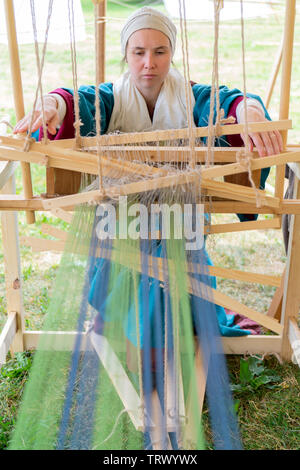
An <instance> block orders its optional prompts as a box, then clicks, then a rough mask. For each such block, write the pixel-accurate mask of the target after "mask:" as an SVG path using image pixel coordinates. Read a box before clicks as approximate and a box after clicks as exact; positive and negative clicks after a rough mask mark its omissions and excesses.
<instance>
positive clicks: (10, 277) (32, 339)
mask: <svg viewBox="0 0 300 470" xmlns="http://www.w3.org/2000/svg"><path fill="white" fill-rule="evenodd" d="M98 3H99V4H98V6H97V8H98V14H99V16H105V1H104V0H100V2H98ZM5 4H6V11H7V18H8V24H9V25H10V28H9V44H10V53H11V58H12V59H11V60H12V76H13V84H14V97H15V107H16V114H17V119H21V117H22V116H23V115H24V105H23V98H22V84H21V75H20V67H19V60H18V53H17V42H16V34H15V29H14V19H13V7H12V0H5ZM294 21H295V0H287V2H286V20H285V30H284V41H283V52H282V83H281V100H280V112H279V121H272V122H264V123H255V124H254V123H252V124H250V125H249V127H250V130H253V131H254V130H260V131H262V130H271V129H278V130H280V132H281V133H282V135H283V139H284V143H285V145H286V142H287V131H288V129H290V128H291V122H290V121H289V120H288V116H289V95H290V80H291V67H292V49H293V31H294ZM101 28H102V32H101V37H102V38H103V44H104V37H105V28H104V24H102V25H101ZM101 71H102V72H101ZM101 71H99V72H98V76H101V74H102V80H101V81H103V79H104V74H103V71H104V51H102V67H101ZM243 130H244V126H243V125H231V126H226V127H224V126H222V127H221V133H223V135H228V134H237V133H241V132H242V131H243ZM219 131H220V129H219ZM195 134H196V135H197V136H198V137H199V136H207V134H208V129H207V128H199V129H196V130H195ZM182 137H188V134H187V130H174V131H156V132H151V133H139V134H123V135H120V136H102V137H101V146H102V148H107V149H108V150H109V151H110V155H111V152H112V150H115V151H116V152H117V151H118V150H120V148H119V149H118V146H122V147H121V148H122V151H126V152H128V154H129V157H128V161H127V162H124V161H123V162H122V166H120V163H119V161H118V160H117V159H116V160H113V159H109V160H108V159H106V157H105V151H104V152H103V157H102V168H103V169H104V171H105V170H106V168H107V170H108V171H110V170H111V169H112V168H113V169H114V170H115V171H117V172H118V171H119V172H124V171H125V172H128V173H131V172H134V173H136V172H138V173H139V174H142V175H143V176H149V180H148V182H147V185H145V181H143V182H142V184H141V183H139V182H138V183H131V184H128V185H124V186H123V188H122V191H120V187H116V188H111V193H110V195H111V196H116V195H118V194H131V193H134V192H139V191H144V190H145V189H155V188H158V187H167V186H169V185H171V184H174V182H177V183H179V184H180V182H182V184H186V183H187V182H190V183H193V182H195V181H197V180H198V179H199V174H198V173H197V172H196V171H194V172H193V171H190V172H189V173H186V174H184V175H183V176H180V177H178V176H177V175H170V174H169V173H168V174H166V173H165V172H164V170H163V168H154V167H148V166H147V165H142V164H136V163H133V162H131V161H130V151H134V147H133V146H132V145H131V146H129V147H125V148H124V147H123V145H124V143H131V144H134V143H136V142H138V141H139V142H147V140H148V141H157V140H163V139H170V140H172V139H175V138H182ZM95 143H96V139H95V138H82V144H83V145H84V146H86V147H93V146H95ZM73 144H74V140H71V139H70V140H68V141H59V142H57V141H55V142H52V143H50V144H49V145H47V146H46V145H44V144H43V143H32V144H31V146H30V150H29V151H28V152H23V151H22V148H23V146H24V139H17V138H12V137H5V136H0V159H1V160H8V161H10V162H11V161H15V160H18V161H20V162H21V164H22V167H23V168H24V170H23V181H24V182H25V183H26V184H25V185H24V197H19V196H15V195H13V194H12V193H13V180H12V178H10V179H9V180H8V181H7V184H6V186H5V187H4V188H3V191H2V194H1V197H0V210H1V211H3V213H2V232H3V246H4V258H5V267H6V273H5V274H6V291H7V310H8V320H7V322H6V324H5V326H4V329H3V331H2V333H1V335H0V363H1V362H4V361H5V358H6V355H7V352H8V350H11V352H12V353H14V352H16V351H23V350H26V349H31V348H35V347H36V346H37V343H38V339H39V337H40V336H41V335H43V336H45V335H46V336H49V338H51V339H53V337H55V347H56V348H58V349H62V350H72V348H73V345H74V341H75V338H76V335H77V332H40V331H27V330H25V326H24V323H25V322H24V311H23V303H22V293H21V282H20V279H21V273H20V266H19V265H20V260H19V251H18V229H17V222H16V217H15V213H14V212H12V211H18V210H26V213H27V214H29V217H28V219H27V220H28V222H33V221H34V211H37V210H41V211H42V210H48V211H51V213H53V214H55V215H56V216H58V217H61V218H62V219H63V220H65V221H67V222H71V213H70V212H69V211H72V209H73V208H74V205H76V204H78V203H81V202H89V201H91V200H97V201H98V200H100V199H101V195H100V193H99V191H94V192H89V193H80V194H75V195H74V194H72V195H68V196H63V197H58V198H49V199H43V198H41V197H33V192H32V187H31V179H30V177H29V174H30V163H38V164H40V165H45V166H46V167H47V168H48V169H64V170H70V171H75V172H79V173H80V172H85V173H91V174H98V171H99V169H98V159H97V157H96V156H95V155H93V154H91V153H88V152H79V151H78V150H74V147H73ZM139 150H140V147H139ZM165 150H166V151H167V152H168V155H171V153H172V149H169V148H167V149H165ZM237 150H238V149H233V148H225V149H224V148H223V149H222V148H216V149H214V151H215V161H216V162H223V163H224V162H225V164H224V165H222V166H220V165H216V166H214V167H210V168H206V169H204V170H203V171H202V177H201V183H202V188H204V189H205V191H206V192H207V194H208V195H213V196H217V197H218V198H222V199H224V200H221V201H219V200H218V201H213V202H212V204H210V205H207V207H206V208H205V210H206V211H211V212H223V213H233V212H234V213H236V212H239V213H263V214H272V215H273V218H271V219H268V220H263V221H253V222H243V223H232V224H222V225H220V226H219V225H217V226H212V227H211V230H210V232H211V233H221V232H230V231H239V230H254V229H266V228H280V227H281V216H282V214H286V213H288V214H293V217H292V219H293V222H292V225H291V232H290V241H289V250H288V260H287V266H286V270H285V273H284V274H283V276H282V278H280V277H277V276H266V275H258V274H255V273H245V272H240V271H236V270H229V269H226V268H220V267H216V266H213V267H210V268H209V269H210V273H211V274H212V275H216V276H222V277H228V278H231V279H238V280H243V281H245V282H260V283H263V284H267V285H272V286H276V287H277V291H276V293H275V296H274V298H273V301H272V303H271V306H270V309H269V311H268V314H267V315H263V314H261V313H259V312H256V311H255V310H253V309H250V308H248V307H247V306H245V305H243V304H240V303H239V302H237V301H235V300H234V299H231V298H229V297H228V296H226V295H224V294H222V293H221V292H219V291H215V292H214V299H215V303H217V304H219V305H222V306H224V307H226V308H229V309H232V310H234V311H236V312H237V313H241V314H243V315H245V316H246V317H248V318H251V319H253V320H255V321H257V322H258V323H259V324H261V325H262V326H264V327H265V328H267V329H269V330H271V331H272V332H273V333H275V334H272V335H257V336H246V337H233V338H232V337H223V338H222V341H223V346H224V352H225V354H274V353H275V354H278V355H280V356H281V358H282V359H284V360H291V357H292V352H293V351H292V344H293V345H295V342H296V343H297V342H298V343H297V344H299V341H300V330H299V327H298V326H297V315H298V309H299V305H300V295H299V292H298V291H299V289H297V281H298V279H299V272H300V185H299V179H300V174H299V173H300V172H298V170H297V169H296V184H295V199H291V200H284V199H283V189H284V165H285V164H289V163H290V164H291V165H295V164H297V162H300V147H297V146H287V145H286V148H285V151H284V152H283V153H282V154H279V155H274V156H271V157H266V158H264V159H258V158H253V160H252V162H251V170H252V171H255V170H260V169H262V168H266V167H269V166H272V165H276V188H275V193H274V196H267V195H266V194H265V192H263V191H261V192H260V197H261V203H262V205H261V207H259V208H258V207H257V206H256V193H255V191H254V190H253V189H252V188H249V187H245V186H241V185H237V184H234V185H233V184H231V183H227V182H220V181H215V180H214V178H216V177H220V176H226V175H233V174H238V173H241V172H243V171H245V169H244V168H243V167H242V166H241V164H239V163H237V162H236V152H237ZM176 151H177V152H178V151H180V152H182V154H183V158H184V154H185V152H187V151H188V149H184V148H181V149H178V148H176ZM205 151H206V149H205V148H203V147H199V148H196V150H195V159H196V162H201V161H204V152H205ZM147 152H148V158H149V155H150V159H151V160H152V161H155V160H160V161H163V159H164V152H163V151H162V150H161V149H160V151H159V153H158V152H157V149H156V148H154V147H153V148H151V147H150V148H149V147H147ZM255 156H257V154H256V153H255V152H254V157H255ZM298 166H299V165H298ZM293 168H294V169H295V166H294V167H293ZM180 179H181V181H179V180H180ZM3 192H4V194H3ZM43 231H44V232H45V233H50V234H51V235H54V236H55V237H56V238H57V241H55V240H42V239H40V240H38V239H28V238H27V240H23V241H24V242H25V243H27V244H29V245H31V246H32V248H33V249H34V250H36V251H44V250H48V249H50V250H51V249H53V250H57V251H62V250H63V249H64V243H65V239H66V238H65V233H64V232H62V231H59V230H58V229H55V228H54V227H50V226H43ZM124 263H125V265H126V263H129V261H128V259H126V258H124ZM136 268H137V269H138V267H136ZM82 347H83V348H85V341H83V342H82ZM99 354H101V352H100V353H99ZM197 361H198V365H199V364H200V363H201V358H200V356H199V352H198V353H197ZM196 374H197V376H198V378H199V377H200V378H199V380H200V383H201V384H202V387H201V390H202V392H201V393H202V398H201V399H202V400H203V397H204V392H205V374H203V369H202V368H201V367H200V368H199V367H198V368H196ZM201 377H202V378H201ZM125 401H126V398H125ZM136 424H137V423H136ZM137 427H139V426H138V424H137Z"/></svg>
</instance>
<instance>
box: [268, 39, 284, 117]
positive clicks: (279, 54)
mask: <svg viewBox="0 0 300 470" xmlns="http://www.w3.org/2000/svg"><path fill="white" fill-rule="evenodd" d="M283 41H284V36H282V40H281V43H280V45H279V49H278V52H277V56H276V58H275V62H274V66H273V69H272V73H271V76H270V80H269V83H268V88H267V94H266V98H265V100H264V103H265V107H266V108H267V109H268V108H269V105H270V101H271V98H272V95H273V90H274V86H275V83H276V80H277V77H278V73H279V69H280V65H281V61H282V50H283Z"/></svg>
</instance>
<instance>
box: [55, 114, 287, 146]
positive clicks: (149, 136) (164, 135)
mask: <svg viewBox="0 0 300 470" xmlns="http://www.w3.org/2000/svg"><path fill="white" fill-rule="evenodd" d="M291 128H292V121H291V120H289V119H285V120H280V121H262V122H250V123H248V131H249V133H253V132H268V131H274V130H279V131H280V130H288V129H291ZM212 131H213V132H212V135H216V132H217V133H218V136H222V135H235V134H245V125H244V124H230V125H228V124H226V125H222V126H220V127H218V129H216V128H215V126H214V129H213V130H212ZM210 132H211V129H210V128H209V127H208V126H207V127H195V128H193V137H207V136H208V135H209V134H210ZM189 135H190V131H189V129H188V128H186V129H170V130H163V131H150V132H131V133H127V134H125V133H124V134H115V135H114V134H109V135H102V136H101V137H100V138H99V140H98V138H96V137H83V138H82V140H81V141H82V145H83V147H96V146H97V142H99V144H100V145H101V146H103V147H104V146H106V145H124V144H132V143H133V144H138V143H142V142H161V141H166V140H178V139H188V138H189ZM68 140H69V139H68ZM69 141H70V142H72V145H73V146H74V145H75V140H74V139H72V140H69ZM65 142H66V141H63V140H61V141H60V145H61V146H67V147H68V146H69V143H68V142H67V143H65ZM72 145H71V146H72Z"/></svg>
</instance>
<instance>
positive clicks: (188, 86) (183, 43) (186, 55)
mask: <svg viewBox="0 0 300 470" xmlns="http://www.w3.org/2000/svg"><path fill="white" fill-rule="evenodd" d="M178 1H179V15H180V30H181V48H182V61H183V70H184V85H185V98H186V106H187V120H188V129H189V144H190V162H189V163H190V167H191V168H192V169H194V168H195V166H196V152H195V133H194V118H193V109H192V89H191V80H190V69H189V53H188V34H187V26H186V25H187V21H186V8H185V0H178Z"/></svg>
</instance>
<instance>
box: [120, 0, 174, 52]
mask: <svg viewBox="0 0 300 470" xmlns="http://www.w3.org/2000/svg"><path fill="white" fill-rule="evenodd" d="M140 29H156V30H158V31H161V32H162V33H164V34H165V35H166V36H167V37H168V38H169V40H170V43H171V48H172V55H173V54H174V52H175V46H176V34H177V30H176V26H175V25H174V23H173V22H172V20H170V18H168V17H167V16H166V15H164V14H163V13H161V12H160V11H158V10H155V9H154V8H150V7H143V8H140V9H139V10H137V11H135V12H134V13H133V14H132V15H131V16H130V17H129V18H128V20H127V21H126V23H125V25H124V26H123V29H122V31H121V49H122V54H123V56H125V53H126V46H127V42H128V39H129V38H130V36H131V35H132V34H133V33H135V32H136V31H138V30H140Z"/></svg>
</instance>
